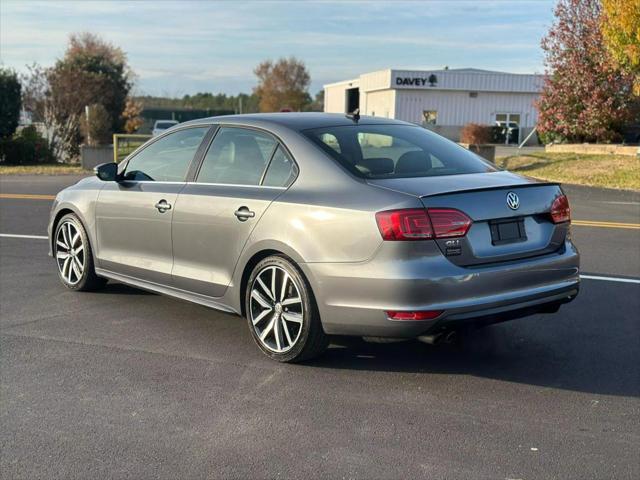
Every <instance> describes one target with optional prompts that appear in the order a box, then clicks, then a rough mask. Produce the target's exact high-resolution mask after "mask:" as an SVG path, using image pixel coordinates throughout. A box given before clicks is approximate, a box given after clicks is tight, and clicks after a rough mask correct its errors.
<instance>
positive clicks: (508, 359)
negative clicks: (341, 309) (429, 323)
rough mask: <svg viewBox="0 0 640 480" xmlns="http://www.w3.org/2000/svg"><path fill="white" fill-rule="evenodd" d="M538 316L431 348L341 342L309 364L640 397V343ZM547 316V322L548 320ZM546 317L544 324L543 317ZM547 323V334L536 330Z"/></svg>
mask: <svg viewBox="0 0 640 480" xmlns="http://www.w3.org/2000/svg"><path fill="white" fill-rule="evenodd" d="M559 316H561V314H559V315H558V314H556V315H549V316H537V317H531V318H529V319H520V320H515V321H514V322H512V323H510V324H509V323H506V324H498V325H493V326H490V327H487V328H484V329H481V330H478V331H477V337H476V338H474V339H465V340H464V341H457V342H454V343H453V344H439V345H435V346H434V345H426V344H423V343H421V342H419V341H416V340H410V341H406V342H401V343H393V344H375V343H366V342H365V341H363V340H360V339H349V338H340V339H339V340H338V342H336V343H334V344H332V347H331V348H330V349H329V350H328V351H327V353H326V354H325V355H324V356H323V357H322V358H320V359H318V360H317V361H315V362H313V363H310V364H309V365H310V366H311V365H312V366H315V367H323V368H335V369H351V370H368V371H384V372H411V373H427V374H446V375H472V376H475V377H482V378H491V379H495V380H503V381H507V382H516V383H522V384H530V385H537V386H542V387H550V388H556V389H565V390H574V391H580V392H587V393H594V394H603V395H618V396H635V397H638V396H640V368H639V367H638V357H639V356H638V354H639V353H640V340H639V339H638V337H637V336H636V335H625V333H624V332H623V331H616V330H609V331H608V332H605V333H604V335H603V334H602V333H603V332H602V331H600V329H599V328H596V329H593V330H592V331H589V330H588V324H585V328H584V329H583V330H582V331H581V332H580V334H579V335H574V336H573V337H572V336H571V335H570V334H569V332H567V329H566V325H565V324H564V322H563V320H564V319H561V318H560V319H558V318H557V319H556V321H555V322H554V321H553V319H552V318H551V319H550V320H551V321H550V322H547V320H548V319H549V317H559ZM544 317H546V318H544ZM543 318H544V320H543ZM536 322H543V323H545V325H543V328H549V326H550V324H551V325H552V324H554V323H555V324H556V325H553V326H551V328H550V329H549V330H547V331H544V332H542V333H543V334H542V335H540V330H537V331H536V330H535V328H534V326H535V325H536Z"/></svg>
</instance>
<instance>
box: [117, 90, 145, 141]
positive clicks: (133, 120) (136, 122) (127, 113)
mask: <svg viewBox="0 0 640 480" xmlns="http://www.w3.org/2000/svg"><path fill="white" fill-rule="evenodd" d="M141 113H142V102H139V101H137V100H134V99H133V98H131V97H129V98H127V102H126V103H125V106H124V110H123V112H122V118H123V119H124V131H125V132H126V133H135V132H137V131H138V129H139V128H140V127H141V126H142V124H143V123H144V121H143V120H142V117H141V116H140V114H141Z"/></svg>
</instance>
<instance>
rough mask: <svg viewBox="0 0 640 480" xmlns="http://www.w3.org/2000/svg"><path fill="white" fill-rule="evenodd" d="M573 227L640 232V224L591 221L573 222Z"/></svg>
mask: <svg viewBox="0 0 640 480" xmlns="http://www.w3.org/2000/svg"><path fill="white" fill-rule="evenodd" d="M571 225H576V226H578V227H598V228H625V229H629V230H640V223H620V222H596V221H591V220H571Z"/></svg>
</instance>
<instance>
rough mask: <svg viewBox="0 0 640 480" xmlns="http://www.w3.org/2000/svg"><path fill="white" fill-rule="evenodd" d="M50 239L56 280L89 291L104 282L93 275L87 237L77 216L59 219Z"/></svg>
mask: <svg viewBox="0 0 640 480" xmlns="http://www.w3.org/2000/svg"><path fill="white" fill-rule="evenodd" d="M53 238H54V241H53V257H54V259H55V261H56V265H57V266H58V277H59V278H60V281H61V282H62V284H63V285H64V286H65V287H67V288H68V289H70V290H76V291H92V290H97V289H99V288H101V287H103V286H104V285H105V284H106V283H107V280H106V279H104V278H101V277H98V275H96V271H95V268H94V264H93V252H92V250H91V244H90V243H89V236H88V235H87V232H86V230H85V229H84V227H83V226H82V222H80V219H78V217H77V216H76V215H74V214H73V213H69V214H67V215H65V216H64V217H62V218H61V219H60V221H59V222H58V225H57V226H56V230H55V233H54V237H53Z"/></svg>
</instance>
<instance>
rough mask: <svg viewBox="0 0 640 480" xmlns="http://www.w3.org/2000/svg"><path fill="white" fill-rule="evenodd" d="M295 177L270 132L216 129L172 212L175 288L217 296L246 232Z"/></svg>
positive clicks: (294, 169)
mask: <svg viewBox="0 0 640 480" xmlns="http://www.w3.org/2000/svg"><path fill="white" fill-rule="evenodd" d="M296 175H297V167H296V166H295V163H294V162H293V160H292V159H291V156H290V155H289V154H288V152H287V151H286V149H285V148H284V147H283V146H282V145H281V144H280V143H279V142H278V140H277V139H276V138H275V137H273V136H272V135H271V134H269V133H267V132H264V131H260V130H254V129H249V128H241V127H221V128H220V129H219V130H218V131H217V133H216V135H215V137H214V139H213V141H212V143H211V145H210V146H209V148H208V150H207V152H206V154H205V156H204V158H203V161H202V165H201V166H200V169H199V171H198V173H197V176H196V178H195V181H194V182H189V183H187V185H186V186H185V188H184V189H183V190H182V191H181V192H180V195H179V196H178V199H177V202H176V208H175V210H174V212H173V224H172V237H173V255H174V263H173V272H172V275H173V283H174V285H175V286H176V287H178V288H182V289H184V290H188V291H192V292H196V293H200V294H203V295H207V296H211V297H220V296H222V295H223V294H224V292H225V291H226V289H227V287H228V286H229V284H230V282H231V277H232V275H233V272H234V270H235V266H236V263H237V261H238V257H239V256H240V253H241V252H242V249H243V247H244V244H245V243H246V241H247V238H248V237H249V235H250V234H251V231H252V230H253V228H254V227H255V226H256V224H257V223H258V221H259V220H260V217H261V216H262V214H263V213H264V211H265V210H266V209H267V207H268V206H269V204H270V203H271V202H272V201H273V200H274V199H276V198H277V197H278V196H279V195H280V194H281V193H282V192H283V191H284V190H285V189H286V188H287V187H288V186H289V185H290V184H291V183H292V182H293V180H294V179H295V176H296Z"/></svg>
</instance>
